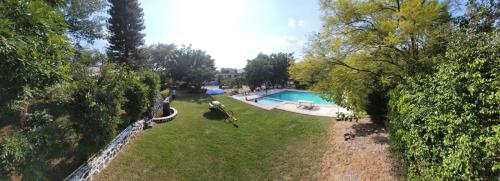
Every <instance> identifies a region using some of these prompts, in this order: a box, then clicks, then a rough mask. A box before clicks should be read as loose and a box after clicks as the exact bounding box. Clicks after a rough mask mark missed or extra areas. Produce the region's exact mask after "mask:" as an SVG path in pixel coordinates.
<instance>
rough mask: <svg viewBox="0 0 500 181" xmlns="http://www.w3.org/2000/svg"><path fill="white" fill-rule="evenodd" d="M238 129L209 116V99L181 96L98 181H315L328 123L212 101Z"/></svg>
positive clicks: (233, 102) (223, 99)
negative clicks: (170, 114) (173, 112)
mask: <svg viewBox="0 0 500 181" xmlns="http://www.w3.org/2000/svg"><path fill="white" fill-rule="evenodd" d="M215 98H216V99H217V100H219V101H221V102H223V103H224V104H225V105H226V107H227V108H228V109H230V110H232V111H233V112H234V113H235V115H236V117H237V118H238V126H239V127H238V128H235V127H233V126H232V125H231V124H228V123H225V122H224V121H223V118H224V116H223V115H220V114H214V113H210V112H209V110H208V104H207V103H208V101H209V100H210V98H208V97H201V96H182V95H181V96H180V97H179V98H177V99H176V100H175V101H174V102H173V104H172V106H173V107H174V108H176V109H177V110H179V115H178V116H177V118H176V119H175V120H173V121H172V122H169V123H165V124H160V125H157V126H155V127H154V128H153V129H149V130H146V131H144V132H142V133H140V134H139V135H138V136H137V137H136V138H135V139H134V140H133V141H132V142H131V143H130V144H129V145H128V146H127V147H126V148H125V149H124V150H123V151H122V152H121V153H120V154H119V155H118V156H117V157H116V158H115V159H114V161H113V162H112V163H111V164H110V165H109V166H108V167H107V168H106V169H105V170H104V171H103V172H101V174H100V175H99V176H98V177H97V180H270V179H278V180H283V179H294V180H295V179H297V180H299V179H307V180H314V179H316V178H317V177H318V176H319V173H320V170H319V169H320V167H319V166H320V161H321V158H322V156H323V151H324V145H325V144H324V142H325V141H326V131H327V129H328V127H329V126H330V124H332V122H333V121H332V120H331V119H329V118H322V117H314V116H306V115H300V114H295V113H289V112H285V111H280V110H271V111H267V110H263V109H260V108H257V107H254V106H251V105H248V104H245V103H242V102H239V101H237V100H234V99H232V98H229V97H227V96H225V95H222V96H216V97H215Z"/></svg>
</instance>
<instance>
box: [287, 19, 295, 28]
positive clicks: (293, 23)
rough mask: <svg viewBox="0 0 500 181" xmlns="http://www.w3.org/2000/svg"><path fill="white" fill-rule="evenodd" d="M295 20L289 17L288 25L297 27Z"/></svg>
mask: <svg viewBox="0 0 500 181" xmlns="http://www.w3.org/2000/svg"><path fill="white" fill-rule="evenodd" d="M295 22H296V20H295V19H293V18H288V26H289V27H295Z"/></svg>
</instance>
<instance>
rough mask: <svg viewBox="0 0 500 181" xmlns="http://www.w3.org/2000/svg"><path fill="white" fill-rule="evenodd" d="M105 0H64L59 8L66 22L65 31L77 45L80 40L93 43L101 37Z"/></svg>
mask: <svg viewBox="0 0 500 181" xmlns="http://www.w3.org/2000/svg"><path fill="white" fill-rule="evenodd" d="M105 7H106V1H105V0H66V1H65V5H64V6H63V7H62V8H61V11H62V13H63V14H64V17H65V19H66V23H67V24H68V31H67V33H68V34H69V35H70V37H72V38H73V40H74V42H73V43H74V44H75V45H76V46H77V47H79V46H80V45H79V43H80V41H85V42H87V43H93V42H94V40H96V39H100V38H103V29H102V28H103V26H104V23H103V22H104V20H105V19H104V16H103V15H102V12H103V11H104V8H105Z"/></svg>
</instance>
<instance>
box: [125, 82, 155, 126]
mask: <svg viewBox="0 0 500 181" xmlns="http://www.w3.org/2000/svg"><path fill="white" fill-rule="evenodd" d="M147 94H148V90H147V88H146V86H145V85H144V84H142V83H141V82H139V81H131V82H129V84H128V85H127V87H126V88H125V97H126V99H127V101H125V104H124V105H123V107H124V109H125V112H127V115H128V120H129V121H132V122H133V121H136V120H138V119H139V118H140V117H141V115H142V113H143V112H144V111H145V110H146V107H147V105H148V102H149V101H148V98H147ZM128 123H129V122H125V124H124V125H123V127H126V126H128Z"/></svg>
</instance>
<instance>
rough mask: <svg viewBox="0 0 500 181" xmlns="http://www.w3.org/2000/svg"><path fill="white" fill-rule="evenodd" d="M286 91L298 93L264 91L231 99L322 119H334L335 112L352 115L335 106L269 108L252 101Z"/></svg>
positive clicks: (293, 104) (285, 103)
mask: <svg viewBox="0 0 500 181" xmlns="http://www.w3.org/2000/svg"><path fill="white" fill-rule="evenodd" d="M287 90H290V91H300V90H294V89H272V90H268V91H267V94H266V92H265V91H260V92H252V93H248V94H245V95H243V94H236V95H233V96H231V97H232V98H234V99H237V100H240V101H242V102H245V103H247V104H251V105H253V106H257V107H260V108H262V109H266V110H271V109H274V108H276V109H281V110H284V111H289V112H294V113H299V114H307V115H313V116H324V117H336V116H337V112H342V113H344V114H352V112H351V111H348V110H347V109H345V108H343V107H340V106H337V105H336V104H326V105H323V104H315V106H314V108H313V109H304V108H301V107H298V103H297V102H290V101H283V102H281V103H278V104H275V105H272V106H269V105H264V104H259V103H256V102H254V101H252V100H254V99H257V98H260V97H264V96H266V95H270V94H275V93H278V92H282V91H287Z"/></svg>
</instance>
